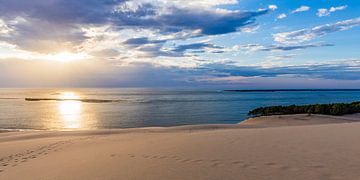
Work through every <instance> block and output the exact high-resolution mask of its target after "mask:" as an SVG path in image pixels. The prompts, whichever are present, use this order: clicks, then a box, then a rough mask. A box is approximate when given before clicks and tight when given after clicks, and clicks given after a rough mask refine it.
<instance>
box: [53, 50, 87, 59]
mask: <svg viewBox="0 0 360 180" xmlns="http://www.w3.org/2000/svg"><path fill="white" fill-rule="evenodd" d="M87 58H89V55H87V54H86V53H72V52H68V51H64V52H61V53H57V54H50V55H48V59H50V60H53V61H58V62H71V61H78V60H83V59H87Z"/></svg>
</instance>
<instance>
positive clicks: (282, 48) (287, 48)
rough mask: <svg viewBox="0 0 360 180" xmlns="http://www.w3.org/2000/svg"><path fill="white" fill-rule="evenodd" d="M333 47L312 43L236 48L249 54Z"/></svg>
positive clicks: (248, 45)
mask: <svg viewBox="0 0 360 180" xmlns="http://www.w3.org/2000/svg"><path fill="white" fill-rule="evenodd" d="M331 46H334V45H333V44H321V43H314V44H302V45H269V46H266V45H261V44H247V45H241V46H238V47H239V49H244V50H247V51H249V52H255V51H292V50H301V49H307V48H314V47H331Z"/></svg>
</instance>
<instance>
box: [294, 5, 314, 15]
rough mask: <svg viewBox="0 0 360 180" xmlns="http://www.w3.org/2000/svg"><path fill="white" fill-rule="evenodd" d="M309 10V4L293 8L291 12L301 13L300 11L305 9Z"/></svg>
mask: <svg viewBox="0 0 360 180" xmlns="http://www.w3.org/2000/svg"><path fill="white" fill-rule="evenodd" d="M308 10H310V7H309V6H300V7H299V8H297V9H295V10H293V11H292V12H291V14H295V13H299V12H305V11H308Z"/></svg>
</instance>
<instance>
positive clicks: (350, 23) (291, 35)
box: [273, 18, 360, 43]
mask: <svg viewBox="0 0 360 180" xmlns="http://www.w3.org/2000/svg"><path fill="white" fill-rule="evenodd" d="M359 25H360V18H354V19H348V20H344V21H339V22H336V23H333V24H325V25H320V26H316V27H313V28H311V29H301V30H296V31H290V32H283V33H277V34H273V38H274V41H276V42H280V43H300V42H305V41H310V40H312V39H314V38H317V37H321V36H325V35H327V34H329V33H333V32H338V31H345V30H348V29H351V28H354V27H357V26H359Z"/></svg>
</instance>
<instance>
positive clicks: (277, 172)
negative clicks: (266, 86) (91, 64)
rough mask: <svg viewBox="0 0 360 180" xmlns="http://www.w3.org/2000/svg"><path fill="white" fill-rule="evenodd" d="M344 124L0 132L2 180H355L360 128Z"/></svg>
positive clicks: (260, 122)
mask: <svg viewBox="0 0 360 180" xmlns="http://www.w3.org/2000/svg"><path fill="white" fill-rule="evenodd" d="M304 118H305V120H304ZM329 118H330V119H329ZM342 118H345V119H342ZM342 118H340V117H335V118H333V117H328V116H310V117H308V116H307V115H292V116H281V117H280V118H279V116H273V117H261V118H255V119H250V120H248V121H246V122H244V123H243V124H239V125H199V126H183V127H174V128H138V129H126V130H94V131H67V132H56V131H27V132H6V133H0V179H77V180H78V179H154V180H155V179H156V180H157V179H166V180H169V179H171V180H176V179H236V180H239V179H240V180H241V179H244V180H252V179H256V180H257V179H265V180H282V179H283V180H289V179H291V180H296V179H301V180H304V179H306V180H312V179H346V180H348V179H358V177H360V158H359V157H360V141H359V138H360V123H358V122H356V121H354V120H357V118H358V116H351V117H342ZM265 119H268V120H269V122H264V120H265ZM279 119H280V120H279ZM289 119H295V121H296V122H295V121H294V124H291V123H290V122H289ZM316 120H319V121H322V123H321V124H316V123H314V122H313V121H316ZM270 121H273V122H274V124H271V123H270ZM297 121H300V122H301V123H299V122H297ZM304 121H305V122H307V123H308V124H306V123H304ZM319 121H318V122H319ZM325 121H326V122H325ZM329 121H330V122H329ZM333 122H334V123H333ZM348 122H353V123H348ZM269 123H270V124H269ZM284 124H286V126H285V125H284ZM289 125H291V126H289Z"/></svg>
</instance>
